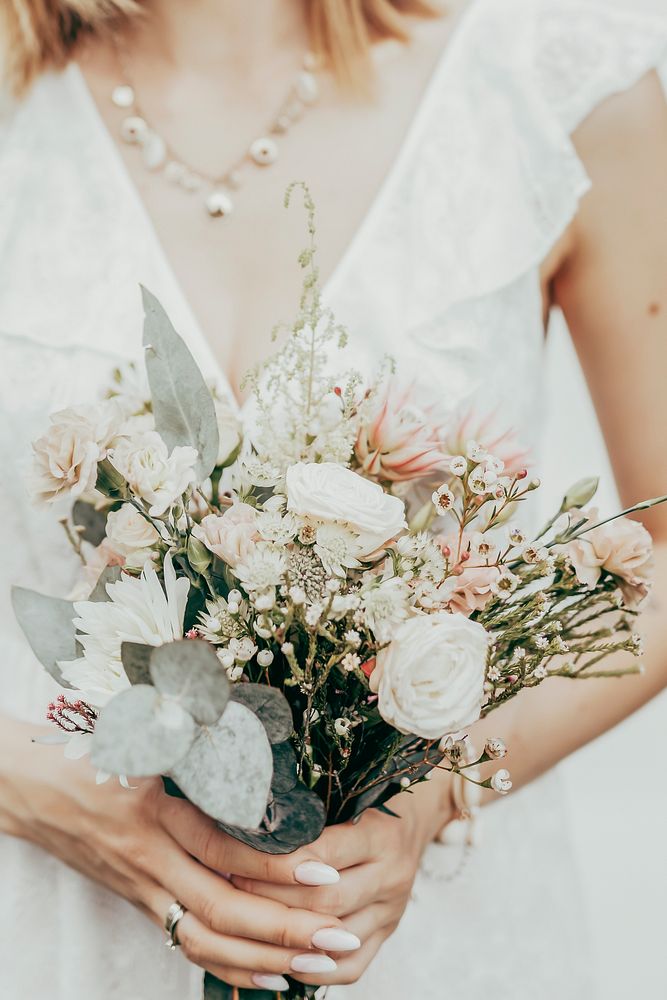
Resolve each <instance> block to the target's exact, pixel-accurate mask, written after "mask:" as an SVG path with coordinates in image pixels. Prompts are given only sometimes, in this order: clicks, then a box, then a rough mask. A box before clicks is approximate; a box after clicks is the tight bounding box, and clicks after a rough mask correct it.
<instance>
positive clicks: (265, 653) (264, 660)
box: [257, 649, 273, 667]
mask: <svg viewBox="0 0 667 1000" xmlns="http://www.w3.org/2000/svg"><path fill="white" fill-rule="evenodd" d="M257 662H258V663H259V665H260V667H270V666H271V664H272V663H273V653H272V652H271V650H270V649H260V651H259V653H258V654H257Z"/></svg>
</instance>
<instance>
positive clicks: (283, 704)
mask: <svg viewBox="0 0 667 1000" xmlns="http://www.w3.org/2000/svg"><path fill="white" fill-rule="evenodd" d="M232 700H233V701H238V702H240V703H241V704H242V705H247V707H248V708H250V709H251V710H252V711H253V712H254V713H255V715H257V716H258V717H259V718H260V719H261V720H262V722H263V723H264V728H265V729H266V732H267V734H268V737H269V739H270V741H271V742H272V743H283V742H284V741H285V740H287V739H289V737H290V736H291V735H292V730H293V729H294V721H293V719H292V709H291V708H290V707H289V702H288V701H287V698H286V697H285V695H284V694H283V693H282V691H279V690H278V688H273V687H267V685H266V684H235V685H234V687H233V688H232Z"/></svg>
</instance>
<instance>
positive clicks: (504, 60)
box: [461, 0, 667, 133]
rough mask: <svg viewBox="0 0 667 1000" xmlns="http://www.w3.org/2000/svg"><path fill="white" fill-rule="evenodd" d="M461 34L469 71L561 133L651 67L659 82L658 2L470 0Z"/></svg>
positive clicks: (662, 22)
mask: <svg viewBox="0 0 667 1000" xmlns="http://www.w3.org/2000/svg"><path fill="white" fill-rule="evenodd" d="M466 21H467V24H466ZM461 35H462V38H461V41H462V46H461V48H462V49H463V50H464V55H465V60H464V61H465V63H466V65H467V72H468V73H469V74H470V75H471V76H473V77H475V78H476V79H477V80H478V82H479V83H482V85H483V84H484V83H486V84H487V85H488V86H490V87H492V88H496V89H504V90H505V92H506V93H507V95H508V96H509V97H510V98H511V99H512V100H514V101H515V102H519V103H521V102H525V101H538V102H541V103H542V105H543V108H544V111H545V115H546V116H547V117H548V118H553V119H554V120H555V121H556V122H557V123H558V124H559V125H560V126H561V127H562V128H563V129H564V130H565V131H566V132H567V133H572V132H573V131H574V130H575V129H576V128H577V126H578V125H580V124H581V122H582V121H583V120H584V119H585V118H586V117H587V116H588V115H589V114H590V113H591V112H592V111H593V110H594V109H595V108H596V107H597V106H598V105H599V104H600V103H601V102H602V101H604V100H605V99H606V98H608V97H610V96H611V95H613V94H616V93H620V92H622V91H625V90H628V89H629V88H631V87H632V86H633V85H634V84H635V83H637V82H638V81H639V80H640V79H641V77H642V76H644V75H645V74H647V73H648V72H650V71H651V70H656V71H657V72H658V73H659V74H660V76H661V78H662V81H663V85H664V86H666V87H667V7H666V5H665V3H664V0H472V4H471V6H470V7H469V9H468V12H467V14H466V15H464V18H463V23H462V31H461Z"/></svg>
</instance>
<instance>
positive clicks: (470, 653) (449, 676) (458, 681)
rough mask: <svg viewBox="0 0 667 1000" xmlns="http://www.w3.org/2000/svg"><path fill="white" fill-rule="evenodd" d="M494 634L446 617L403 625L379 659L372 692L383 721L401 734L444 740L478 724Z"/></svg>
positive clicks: (419, 618) (419, 617)
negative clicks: (487, 659) (491, 640)
mask: <svg viewBox="0 0 667 1000" xmlns="http://www.w3.org/2000/svg"><path fill="white" fill-rule="evenodd" d="M488 644H489V634H488V632H487V631H486V629H485V628H484V627H483V626H482V625H480V624H479V622H474V621H471V620H470V619H469V618H465V617H464V616H463V615H460V614H453V615H452V614H449V613H448V612H445V611H441V612H437V613H435V614H431V615H417V616H415V617H414V618H410V619H408V620H407V621H406V622H403V624H402V625H400V626H399V628H398V630H397V631H396V633H395V635H394V638H393V640H392V641H391V642H390V644H389V645H388V646H386V647H385V648H384V649H382V650H380V652H379V653H378V655H377V662H376V667H375V670H374V671H373V674H372V675H371V688H372V689H373V690H374V691H377V693H378V695H379V700H378V708H379V710H380V714H381V715H382V718H383V719H384V720H385V721H386V722H388V723H389V724H390V725H392V726H395V728H396V729H398V731H399V732H401V733H406V734H407V733H411V734H414V735H416V736H422V737H423V738H424V739H429V740H434V739H439V738H440V737H441V736H443V735H444V734H446V733H454V732H458V731H459V730H461V729H464V728H465V727H466V726H469V725H470V724H471V723H473V722H475V721H476V720H477V719H478V718H479V715H480V711H481V707H482V701H483V698H484V674H485V669H486V658H487V650H488Z"/></svg>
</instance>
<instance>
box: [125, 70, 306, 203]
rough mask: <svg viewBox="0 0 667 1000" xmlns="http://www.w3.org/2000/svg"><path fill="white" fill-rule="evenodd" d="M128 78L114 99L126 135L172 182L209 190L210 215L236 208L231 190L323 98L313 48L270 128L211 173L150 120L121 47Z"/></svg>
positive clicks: (269, 158)
mask: <svg viewBox="0 0 667 1000" xmlns="http://www.w3.org/2000/svg"><path fill="white" fill-rule="evenodd" d="M118 55H119V63H120V64H121V67H122V69H123V76H124V82H123V83H121V84H119V85H118V86H116V87H114V89H113V91H112V93H111V100H112V103H113V104H114V105H115V106H116V107H117V108H120V109H121V110H123V111H125V112H127V117H125V118H124V119H123V121H122V123H121V126H120V136H121V139H122V140H123V141H124V142H126V143H128V144H129V145H132V146H137V147H138V148H139V149H140V151H141V155H142V158H143V162H144V166H145V167H146V169H147V170H149V171H152V172H154V173H158V172H160V173H161V174H162V176H163V177H164V178H165V179H166V180H167V181H169V182H170V183H172V184H175V185H177V186H178V187H179V188H181V189H182V190H183V191H186V192H190V193H197V192H199V193H202V192H203V193H204V206H205V208H206V211H207V212H208V214H209V215H210V216H211V218H218V219H220V218H226V217H227V216H229V215H231V214H232V212H233V211H234V200H233V198H232V192H235V191H237V190H238V189H239V188H240V187H241V184H242V183H243V178H244V175H245V172H246V170H247V169H248V168H253V167H269V166H271V164H273V163H275V162H276V160H277V159H278V154H279V148H278V141H277V139H278V137H279V136H283V135H285V134H286V133H287V132H289V130H290V129H291V128H292V126H293V125H295V124H296V122H298V121H299V120H300V119H301V118H302V117H303V115H304V114H305V112H306V111H307V110H308V108H309V107H311V106H312V105H313V104H315V103H316V102H317V100H318V98H319V94H320V88H319V83H318V80H317V76H316V73H317V71H318V70H319V68H320V66H319V63H318V59H317V57H316V56H315V55H313V53H311V52H308V53H306V55H305V56H304V60H303V66H302V68H301V69H300V71H299V73H298V74H297V76H296V78H295V79H294V81H293V83H292V84H291V86H290V89H289V91H288V93H287V95H286V97H285V99H284V100H283V101H282V102H281V104H280V107H279V108H278V111H277V113H276V115H275V116H274V117H273V119H272V120H271V122H270V124H269V127H268V129H267V132H266V133H265V134H263V135H260V136H258V137H257V138H256V139H253V141H252V142H251V143H250V145H249V146H248V147H247V149H246V150H245V152H244V153H243V154H242V155H241V156H239V157H238V159H236V160H235V161H234V162H233V163H232V164H231V165H230V166H229V167H228V168H227V169H226V170H224V171H223V172H222V173H220V174H216V175H213V174H207V173H205V172H204V171H203V170H198V169H196V168H194V167H192V166H191V165H190V164H189V163H188V162H187V161H186V160H185V159H184V158H183V157H182V156H179V155H177V154H176V152H175V151H174V150H173V149H172V147H171V146H170V144H169V142H168V141H167V140H166V139H165V138H164V136H162V135H161V134H160V133H159V132H158V130H157V129H156V128H155V127H154V126H153V125H152V124H151V123H150V122H149V120H148V118H147V117H146V115H145V114H144V113H143V111H142V110H141V107H140V104H139V101H138V99H137V93H136V89H135V87H134V86H133V85H132V83H131V82H130V76H129V74H128V72H127V68H126V63H125V60H124V59H123V58H122V55H123V54H122V52H121V51H120V50H118Z"/></svg>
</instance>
